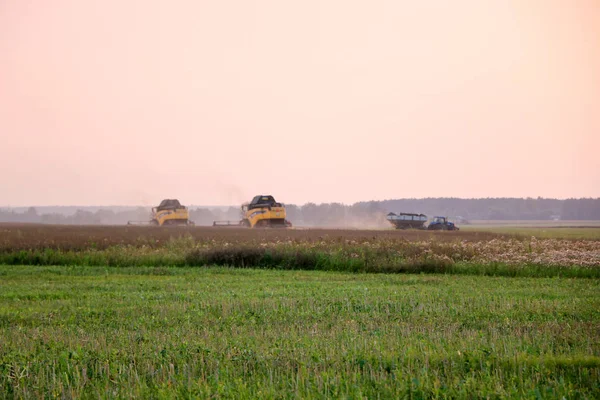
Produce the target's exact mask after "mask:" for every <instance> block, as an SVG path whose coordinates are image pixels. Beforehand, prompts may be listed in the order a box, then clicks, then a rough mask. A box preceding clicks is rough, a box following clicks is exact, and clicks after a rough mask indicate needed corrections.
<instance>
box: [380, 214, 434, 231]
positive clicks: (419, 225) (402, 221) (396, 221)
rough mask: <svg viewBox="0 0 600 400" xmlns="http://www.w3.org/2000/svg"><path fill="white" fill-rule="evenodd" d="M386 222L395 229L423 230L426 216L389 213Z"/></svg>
mask: <svg viewBox="0 0 600 400" xmlns="http://www.w3.org/2000/svg"><path fill="white" fill-rule="evenodd" d="M387 220H388V221H389V222H390V224H392V225H393V226H394V227H395V228H396V229H425V222H427V215H425V214H410V213H399V214H395V213H392V212H391V213H389V214H388V215H387Z"/></svg>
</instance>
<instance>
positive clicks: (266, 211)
mask: <svg viewBox="0 0 600 400" xmlns="http://www.w3.org/2000/svg"><path fill="white" fill-rule="evenodd" d="M285 217H286V213H285V206H284V205H283V204H281V203H278V202H277V201H275V198H274V197H273V196H271V195H259V196H254V198H253V199H252V201H251V202H250V203H246V204H243V205H242V220H241V221H239V222H233V221H214V222H213V226H242V227H246V228H289V227H291V226H292V224H291V223H290V222H289V221H288V220H286V219H285Z"/></svg>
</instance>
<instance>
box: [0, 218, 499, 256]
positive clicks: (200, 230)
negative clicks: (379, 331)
mask: <svg viewBox="0 0 600 400" xmlns="http://www.w3.org/2000/svg"><path fill="white" fill-rule="evenodd" d="M500 236H501V235H499V234H496V233H493V232H472V231H471V232H462V231H458V232H430V231H397V230H391V229H390V230H358V229H357V230H351V229H345V230H342V229H254V230H251V229H244V228H236V227H230V228H213V227H151V226H97V225H90V226H77V225H41V224H0V251H12V250H36V249H47V248H50V249H63V250H82V249H87V248H90V247H94V248H97V249H105V248H108V247H110V246H115V245H131V246H150V247H160V246H161V245H163V244H164V243H165V242H166V241H168V240H170V239H173V238H179V237H192V238H193V239H194V240H195V241H203V242H206V241H215V242H229V243H241V242H248V241H261V240H264V241H270V242H272V241H287V240H292V241H302V242H314V241H320V240H322V239H327V240H332V241H336V240H345V239H352V240H360V241H363V240H373V239H390V240H408V241H422V240H429V239H433V240H435V241H440V242H453V241H462V240H466V241H481V240H490V239H493V238H497V237H500Z"/></svg>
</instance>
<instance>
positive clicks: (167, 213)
mask: <svg viewBox="0 0 600 400" xmlns="http://www.w3.org/2000/svg"><path fill="white" fill-rule="evenodd" d="M127 225H154V226H168V225H179V226H181V225H194V223H193V222H192V221H190V213H189V211H188V209H187V207H186V206H182V205H181V203H180V202H179V200H177V199H165V200H163V201H161V202H160V204H159V205H158V207H153V208H152V214H151V216H150V221H129V222H127Z"/></svg>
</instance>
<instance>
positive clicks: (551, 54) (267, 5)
mask: <svg viewBox="0 0 600 400" xmlns="http://www.w3.org/2000/svg"><path fill="white" fill-rule="evenodd" d="M0 139H1V142H2V156H1V157H0V168H1V171H2V175H1V176H2V181H1V185H0V205H2V206H8V205H10V206H20V205H58V204H63V205H67V204H76V205H98V204H102V205H109V204H110V205H116V204H121V205H134V204H136V205H137V204H142V205H150V204H152V205H153V204H156V203H157V202H158V201H160V200H161V199H162V198H172V197H177V198H179V199H180V200H181V201H182V202H183V203H184V204H211V205H217V204H238V203H240V202H242V201H245V200H249V199H250V198H251V197H252V196H253V195H255V194H259V193H271V194H273V195H274V196H275V197H276V198H277V199H279V200H280V201H283V202H286V203H299V204H302V203H305V202H308V201H314V202H317V203H319V202H329V201H339V202H345V203H352V202H355V201H359V200H370V199H386V198H401V197H429V196H435V197H437V196H440V197H446V196H456V197H500V196H502V197H504V196H519V197H520V196H533V197H536V196H544V197H560V198H565V197H582V196H593V197H598V196H600V1H598V0H572V1H569V0H514V1H510V0H496V1H494V0H489V1H481V0H453V1H450V0H448V1H412V0H410V1H400V0H391V1H376V0H373V1H364V0H362V1H349V0H340V1H326V0H320V1H312V0H311V1H307V0H302V1H284V0H273V1H264V0H256V1H249V0H239V1H227V0H219V1H214V0H212V1H198V0H189V1H159V0H151V1H149V0H144V1H133V0H103V1H97V0H52V1H46V0H0Z"/></svg>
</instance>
